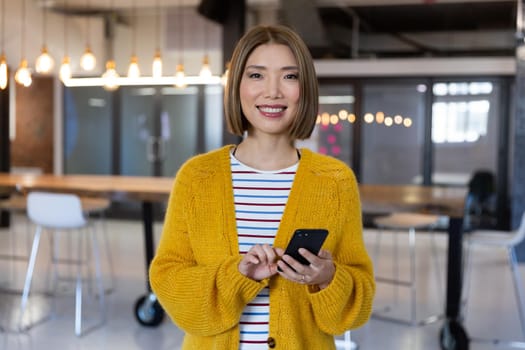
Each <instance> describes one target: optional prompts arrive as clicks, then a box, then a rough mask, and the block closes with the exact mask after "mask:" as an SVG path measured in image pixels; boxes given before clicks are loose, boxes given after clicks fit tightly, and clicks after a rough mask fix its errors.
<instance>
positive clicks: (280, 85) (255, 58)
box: [240, 44, 300, 136]
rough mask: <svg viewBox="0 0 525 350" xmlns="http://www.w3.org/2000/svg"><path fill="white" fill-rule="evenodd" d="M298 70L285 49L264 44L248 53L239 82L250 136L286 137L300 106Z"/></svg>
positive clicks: (291, 55)
mask: <svg viewBox="0 0 525 350" xmlns="http://www.w3.org/2000/svg"><path fill="white" fill-rule="evenodd" d="M298 74H299V68H298V66H297V60H296V59H295V57H294V55H293V53H292V51H291V50H290V48H289V47H288V46H286V45H281V44H264V45H260V46H258V47H257V48H255V50H254V51H253V52H252V53H251V55H250V56H249V57H248V60H247V61H246V66H245V69H244V72H243V76H242V78H241V84H240V98H241V108H242V111H243V113H244V115H245V116H246V118H247V119H248V122H249V123H250V125H249V126H248V133H249V135H258V134H268V135H278V136H282V135H286V136H288V130H289V127H290V125H291V123H292V121H293V119H294V118H295V116H296V112H297V105H298V103H299V94H300V91H299V90H300V88H299V77H298Z"/></svg>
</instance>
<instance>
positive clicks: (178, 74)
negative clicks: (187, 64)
mask: <svg viewBox="0 0 525 350" xmlns="http://www.w3.org/2000/svg"><path fill="white" fill-rule="evenodd" d="M177 10H178V11H179V12H178V16H179V20H178V21H177V22H178V25H179V31H178V32H179V38H178V39H179V40H178V41H179V43H178V44H179V63H178V64H177V69H176V71H175V87H178V88H184V87H186V81H185V78H186V77H185V74H184V15H183V13H182V5H181V3H180V1H179V3H178V6H177Z"/></svg>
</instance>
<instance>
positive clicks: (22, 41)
mask: <svg viewBox="0 0 525 350" xmlns="http://www.w3.org/2000/svg"><path fill="white" fill-rule="evenodd" d="M21 23H22V25H21V27H22V28H20V35H21V37H22V40H21V45H20V59H21V60H23V59H24V58H25V57H24V47H25V36H26V35H25V27H26V26H25V23H26V0H22V22H21Z"/></svg>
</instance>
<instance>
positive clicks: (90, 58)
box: [80, 0, 97, 72]
mask: <svg viewBox="0 0 525 350" xmlns="http://www.w3.org/2000/svg"><path fill="white" fill-rule="evenodd" d="M90 7H91V4H90V2H89V0H87V1H86V9H87V10H88V12H89V9H90ZM90 29H91V26H90V18H89V15H87V16H86V38H87V39H86V48H85V49H84V53H83V54H82V56H81V57H80V67H81V68H82V69H83V70H85V71H88V72H89V71H92V70H93V69H95V67H96V65H97V59H96V57H95V55H94V54H93V52H92V51H91V45H90V34H91V33H90V32H91V30H90Z"/></svg>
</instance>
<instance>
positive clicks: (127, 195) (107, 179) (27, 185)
mask: <svg viewBox="0 0 525 350" xmlns="http://www.w3.org/2000/svg"><path fill="white" fill-rule="evenodd" d="M172 183H173V178H167V177H148V176H145V177H140V176H114V175H50V174H39V175H36V174H10V173H0V188H2V187H4V188H6V189H8V190H12V191H18V192H22V193H26V192H30V191H35V190H40V191H52V192H68V193H76V194H78V195H82V196H95V197H97V196H98V197H101V196H102V197H106V198H109V199H111V200H116V201H127V200H132V201H140V202H142V222H143V230H144V252H145V260H146V289H147V292H148V293H150V294H151V286H150V284H149V276H148V270H149V265H150V263H151V261H152V260H153V255H154V253H155V247H154V242H153V203H155V202H163V201H166V200H167V199H168V197H169V194H170V191H171V187H172ZM150 299H151V298H147V297H140V298H139V301H140V300H150ZM137 303H138V301H137ZM136 307H137V305H136Z"/></svg>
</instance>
